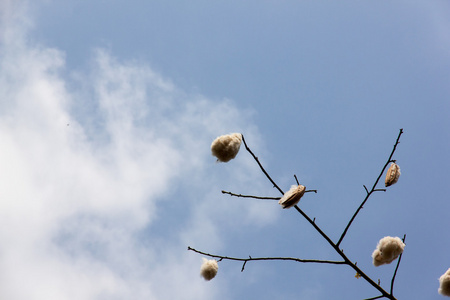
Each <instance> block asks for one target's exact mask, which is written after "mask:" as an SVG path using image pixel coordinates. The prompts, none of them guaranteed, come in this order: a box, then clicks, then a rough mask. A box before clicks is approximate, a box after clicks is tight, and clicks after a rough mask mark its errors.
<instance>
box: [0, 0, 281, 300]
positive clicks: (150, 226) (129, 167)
mask: <svg viewBox="0 0 450 300" xmlns="http://www.w3.org/2000/svg"><path fill="white" fill-rule="evenodd" d="M15 5H17V3H15V4H14V3H13V2H9V1H3V2H2V4H0V12H1V15H2V16H3V17H5V16H6V17H7V18H6V17H5V18H3V19H2V20H3V22H2V31H1V34H0V38H1V44H0V45H1V48H0V61H1V68H0V107H1V112H0V141H1V150H0V170H1V171H0V182H1V183H0V265H1V272H0V298H2V299H13V300H14V299H46V300H51V299H58V300H61V299H77V300H80V299H83V300H84V299H181V298H182V299H194V298H195V299H206V298H208V299H209V298H211V297H212V296H213V295H214V293H220V292H221V290H220V288H219V287H217V286H216V288H215V289H214V290H215V292H213V290H212V289H211V284H209V285H206V284H205V283H204V282H203V281H202V280H201V278H200V277H198V280H192V278H193V275H194V274H195V276H199V275H198V272H199V268H200V263H201V259H200V258H199V257H198V256H196V255H189V253H188V252H187V251H186V248H185V247H186V246H187V245H186V243H187V242H189V241H192V242H197V243H199V244H202V243H208V244H209V245H211V247H218V246H220V238H218V237H217V236H215V233H216V228H215V223H214V220H216V219H217V215H215V213H217V209H220V210H221V214H220V218H223V219H227V217H229V216H231V215H234V216H236V217H242V218H243V219H247V220H250V222H256V223H258V224H265V223H267V222H270V220H273V217H274V216H273V215H272V214H267V213H266V214H260V213H259V210H258V207H256V206H252V205H251V204H250V205H249V204H246V206H245V208H243V206H242V205H239V204H238V205H236V206H233V207H230V206H229V205H226V203H224V202H222V203H214V202H212V201H209V202H206V198H207V196H208V195H211V194H212V190H214V192H215V193H217V192H218V191H219V189H218V188H217V185H218V181H219V179H218V177H215V176H208V175H207V174H208V172H210V171H211V169H212V168H216V169H217V165H214V164H213V162H214V158H213V157H212V156H211V154H210V153H209V145H210V142H211V141H212V140H213V138H215V137H216V136H217V135H220V134H224V133H228V132H234V131H237V132H240V131H245V132H246V133H247V134H248V135H249V136H250V137H253V138H254V140H255V141H258V134H257V130H256V129H255V128H254V127H253V126H252V125H251V124H250V123H249V122H248V121H246V119H245V112H241V111H240V110H239V109H237V107H236V106H235V105H234V104H233V103H232V102H231V101H227V100H220V101H217V100H216V101H212V100H209V99H207V98H205V97H204V96H202V95H191V94H187V93H185V92H183V91H181V90H179V89H178V88H177V87H176V85H174V84H173V83H171V82H170V80H167V79H165V78H163V77H162V76H160V75H159V74H157V73H155V72H154V71H152V69H151V68H149V67H148V66H146V65H145V64H143V63H142V62H123V61H119V60H117V59H116V58H114V56H113V55H111V54H110V53H108V52H107V51H104V50H101V49H99V50H97V51H95V53H94V54H93V57H92V61H93V64H92V68H91V69H90V70H89V71H88V73H78V74H77V76H76V78H77V79H76V80H73V79H70V78H73V77H72V75H73V74H74V73H73V72H71V70H64V67H65V63H64V61H65V59H64V53H62V52H61V51H59V50H58V49H51V48H48V47H46V46H45V45H39V44H37V43H32V42H30V41H29V40H30V39H29V38H28V35H27V34H28V33H27V28H28V25H26V26H24V25H23V24H25V23H27V22H28V21H27V20H28V18H29V17H28V15H27V14H26V13H25V11H24V10H22V9H19V8H18V7H17V6H15ZM19 12H21V13H22V15H20V14H19ZM24 20H25V21H27V22H25V23H22V21H24ZM30 23H31V22H30ZM65 71H67V72H65ZM67 73H69V74H71V76H65V75H64V74H67ZM68 77H69V78H68ZM71 80H72V81H71ZM77 88H78V89H81V90H82V91H81V90H76V89H77ZM206 163H208V164H206ZM240 165H241V166H240V167H236V169H237V174H236V173H235V175H233V174H232V173H231V171H229V170H228V169H227V168H226V167H224V168H222V171H220V172H222V174H223V172H226V173H227V172H229V173H227V174H230V176H234V178H235V179H237V181H238V183H237V184H234V186H236V185H237V186H239V185H241V186H243V185H245V184H246V183H248V180H249V179H247V178H249V177H250V176H248V175H249V174H253V172H257V169H255V170H252V169H251V168H249V167H248V166H249V161H246V160H245V159H243V160H242V163H241V164H240ZM220 172H219V173H220ZM230 182H231V181H230ZM228 185H229V186H233V184H231V183H229V184H228ZM190 188H192V189H190ZM203 195H204V196H203ZM164 218H167V219H164ZM172 221H173V222H172ZM170 222H172V223H170ZM229 222H230V223H232V220H230V221H229ZM174 285H175V286H176V289H174V288H173V287H174Z"/></svg>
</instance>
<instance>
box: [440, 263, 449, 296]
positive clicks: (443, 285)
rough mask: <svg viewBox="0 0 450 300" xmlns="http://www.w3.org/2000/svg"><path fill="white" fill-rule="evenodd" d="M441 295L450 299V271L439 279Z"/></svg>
mask: <svg viewBox="0 0 450 300" xmlns="http://www.w3.org/2000/svg"><path fill="white" fill-rule="evenodd" d="M438 292H439V294H441V295H444V296H449V297H450V269H448V270H447V272H445V273H444V274H443V275H442V276H441V278H439V290H438Z"/></svg>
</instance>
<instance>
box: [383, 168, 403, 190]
mask: <svg viewBox="0 0 450 300" xmlns="http://www.w3.org/2000/svg"><path fill="white" fill-rule="evenodd" d="M399 177H400V167H399V166H398V165H397V164H396V163H392V164H391V166H390V167H389V169H388V170H387V173H386V179H385V180H384V185H385V186H387V187H388V186H391V185H393V184H395V183H397V181H398V178H399Z"/></svg>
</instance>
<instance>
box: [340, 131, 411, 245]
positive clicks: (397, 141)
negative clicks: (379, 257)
mask: <svg viewBox="0 0 450 300" xmlns="http://www.w3.org/2000/svg"><path fill="white" fill-rule="evenodd" d="M402 133H403V129H400V132H399V134H398V137H397V140H396V141H395V144H394V148H393V149H392V152H391V155H389V158H388V160H387V162H386V164H385V165H384V167H383V169H382V170H381V172H380V175H378V177H377V180H375V183H374V184H373V186H372V189H371V190H370V192H367V195H366V198H364V201H363V202H362V203H361V205H360V206H359V207H358V209H357V210H356V212H355V213H354V214H353V216H352V218H351V219H350V221H349V222H348V224H347V227H345V229H344V232H342V235H341V237H340V238H339V241H338V242H337V243H336V245H337V246H339V245H340V244H341V242H342V240H343V239H344V237H345V235H346V234H347V231H348V229H349V228H350V225H352V223H353V220H355V218H356V216H357V215H358V213H359V211H360V210H361V209H362V208H363V206H364V204H365V203H366V201H367V200H368V199H369V197H370V195H372V193H373V192H374V191H375V188H376V186H377V184H378V181H380V178H381V176H383V173H384V170H385V169H386V168H387V166H388V165H389V163H390V162H392V156H393V155H394V152H395V150H396V149H397V145H398V144H399V141H400V136H401V135H402ZM364 188H365V189H366V191H367V188H366V186H364Z"/></svg>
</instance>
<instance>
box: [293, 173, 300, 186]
mask: <svg viewBox="0 0 450 300" xmlns="http://www.w3.org/2000/svg"><path fill="white" fill-rule="evenodd" d="M294 178H295V181H296V182H297V185H300V183H299V182H298V179H297V175H295V174H294Z"/></svg>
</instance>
